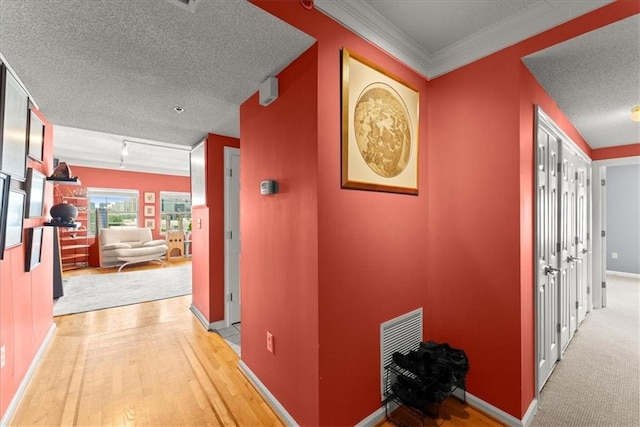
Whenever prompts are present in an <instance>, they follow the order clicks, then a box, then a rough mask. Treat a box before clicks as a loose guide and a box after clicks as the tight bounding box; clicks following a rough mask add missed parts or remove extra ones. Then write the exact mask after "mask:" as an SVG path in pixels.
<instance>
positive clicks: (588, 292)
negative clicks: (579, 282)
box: [587, 286, 591, 294]
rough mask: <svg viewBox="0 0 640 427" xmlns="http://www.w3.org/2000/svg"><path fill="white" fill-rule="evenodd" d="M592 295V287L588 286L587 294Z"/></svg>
mask: <svg viewBox="0 0 640 427" xmlns="http://www.w3.org/2000/svg"><path fill="white" fill-rule="evenodd" d="M590 293H591V286H587V294H590Z"/></svg>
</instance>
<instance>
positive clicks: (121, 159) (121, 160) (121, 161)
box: [120, 156, 124, 169]
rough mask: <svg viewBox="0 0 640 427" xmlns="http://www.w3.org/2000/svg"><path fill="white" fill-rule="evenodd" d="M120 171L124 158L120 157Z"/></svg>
mask: <svg viewBox="0 0 640 427" xmlns="http://www.w3.org/2000/svg"><path fill="white" fill-rule="evenodd" d="M120 169H124V156H122V157H120Z"/></svg>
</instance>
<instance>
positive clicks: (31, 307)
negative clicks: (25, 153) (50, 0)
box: [0, 110, 54, 419]
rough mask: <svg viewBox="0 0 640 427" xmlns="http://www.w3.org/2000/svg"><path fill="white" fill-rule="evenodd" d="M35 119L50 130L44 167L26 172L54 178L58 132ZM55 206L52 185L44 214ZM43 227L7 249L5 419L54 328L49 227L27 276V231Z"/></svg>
mask: <svg viewBox="0 0 640 427" xmlns="http://www.w3.org/2000/svg"><path fill="white" fill-rule="evenodd" d="M34 111H35V110H34ZM36 114H37V116H38V117H39V118H40V120H41V121H42V123H44V125H45V138H44V153H43V163H38V162H35V161H33V160H31V159H28V160H27V167H32V168H34V169H36V170H38V171H40V172H42V173H43V174H45V175H47V176H49V175H51V172H52V171H53V166H52V163H53V126H51V124H50V123H49V122H48V121H47V120H46V118H45V117H44V116H43V115H42V114H40V113H39V112H38V111H36ZM14 184H15V183H14ZM52 205H53V186H52V185H51V184H50V183H47V185H46V187H45V203H44V209H45V212H48V211H49V208H50V207H51V206H52ZM43 222H44V218H26V219H25V220H24V235H23V244H22V245H20V246H15V247H13V248H10V249H6V250H5V252H4V259H3V260H1V261H0V346H2V345H4V346H5V349H6V365H5V367H4V368H2V369H1V370H0V419H1V418H2V417H4V416H5V413H6V411H7V408H8V406H9V404H10V403H11V400H12V399H13V398H14V396H15V394H16V391H17V390H18V387H19V386H20V383H21V382H22V381H23V380H24V377H25V374H26V372H27V370H28V369H29V366H30V365H31V363H32V362H33V360H34V357H35V355H36V353H37V352H38V350H39V348H40V347H41V346H42V344H43V342H44V338H45V337H46V335H47V333H48V332H49V330H50V329H51V328H52V327H53V232H54V228H53V227H44V235H43V242H42V261H41V263H40V265H38V266H37V267H36V268H35V269H34V270H32V271H31V272H27V273H25V271H24V263H25V250H26V246H27V245H26V241H27V237H28V234H27V229H29V228H31V227H38V226H41V225H42V223H43Z"/></svg>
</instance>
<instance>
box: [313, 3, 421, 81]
mask: <svg viewBox="0 0 640 427" xmlns="http://www.w3.org/2000/svg"><path fill="white" fill-rule="evenodd" d="M315 8H316V9H318V10H319V11H321V12H322V13H324V14H325V15H327V16H329V17H330V18H332V19H334V20H335V21H337V22H339V23H340V24H342V25H344V26H345V27H347V28H348V29H350V30H351V31H353V32H354V33H356V34H358V35H359V36H360V37H362V38H363V39H365V40H368V41H370V42H371V43H373V44H375V45H376V46H378V47H379V48H380V49H382V50H384V51H386V52H387V53H389V54H390V55H392V56H394V57H395V58H397V59H398V60H400V61H401V62H403V63H404V64H406V65H407V66H409V67H411V68H413V69H414V70H415V71H416V72H418V73H419V74H421V75H422V76H424V77H427V78H428V77H429V76H428V71H429V67H430V66H431V63H430V55H429V53H428V52H427V51H425V50H424V49H423V48H422V46H420V45H419V44H418V43H416V42H415V41H414V40H413V39H412V38H410V37H409V36H408V35H407V34H406V33H404V32H403V31H402V30H400V29H399V28H398V27H396V26H395V25H393V24H392V23H391V22H389V20H387V19H386V18H385V17H383V16H382V15H380V14H379V13H378V12H377V11H375V10H374V9H373V8H371V7H370V6H368V5H367V4H366V3H365V2H363V1H362V0H352V1H339V0H316V2H315Z"/></svg>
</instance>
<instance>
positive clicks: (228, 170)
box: [218, 168, 233, 176]
mask: <svg viewBox="0 0 640 427" xmlns="http://www.w3.org/2000/svg"><path fill="white" fill-rule="evenodd" d="M227 175H229V176H233V169H231V168H229V169H227ZM218 176H220V175H218Z"/></svg>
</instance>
